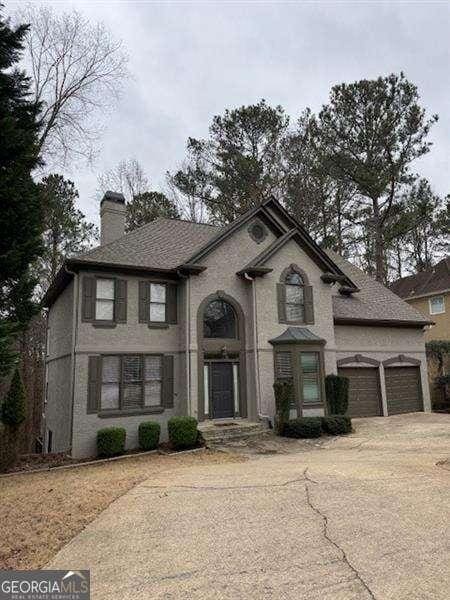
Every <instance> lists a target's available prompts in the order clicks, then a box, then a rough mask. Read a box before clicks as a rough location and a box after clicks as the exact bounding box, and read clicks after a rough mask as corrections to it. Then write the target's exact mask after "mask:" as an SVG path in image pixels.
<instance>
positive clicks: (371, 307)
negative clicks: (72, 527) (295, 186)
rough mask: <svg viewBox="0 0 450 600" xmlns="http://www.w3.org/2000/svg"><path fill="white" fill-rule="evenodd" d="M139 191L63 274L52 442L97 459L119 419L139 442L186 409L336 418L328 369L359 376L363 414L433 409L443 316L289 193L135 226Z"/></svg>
mask: <svg viewBox="0 0 450 600" xmlns="http://www.w3.org/2000/svg"><path fill="white" fill-rule="evenodd" d="M124 223H125V202H124V199H123V197H122V196H121V195H120V194H115V193H112V192H108V193H107V194H106V195H105V197H104V198H103V200H102V202H101V245H100V246H99V247H98V248H96V249H94V250H92V251H91V252H89V253H87V254H85V255H83V256H79V257H76V258H72V259H70V260H68V261H67V262H66V264H65V265H64V267H63V268H62V269H61V270H60V272H59V274H58V276H57V277H56V279H55V281H54V283H53V284H52V286H51V288H50V289H49V290H48V292H47V294H46V297H45V303H46V306H47V307H48V354H47V360H46V386H47V392H46V411H45V413H46V418H45V427H46V440H45V444H46V449H47V450H48V451H53V452H61V451H67V452H70V453H71V454H72V455H73V456H75V457H82V456H89V455H94V454H95V451H96V432H97V430H98V429H100V428H103V427H105V426H110V425H120V426H123V427H125V428H126V431H127V446H128V447H135V446H136V445H137V429H138V425H139V423H140V422H141V421H143V420H149V419H153V420H157V421H158V422H160V423H161V425H162V435H163V437H164V436H167V431H166V426H165V424H166V422H167V420H168V418H169V417H170V416H172V415H174V414H179V415H192V416H194V417H196V418H197V419H198V420H199V421H205V420H211V421H213V422H214V420H223V419H245V420H248V421H252V422H257V421H265V422H269V421H270V420H272V419H273V416H274V397H273V388H272V386H273V383H274V381H275V379H276V378H291V379H292V380H293V382H294V389H295V403H294V405H293V406H292V411H291V413H292V414H293V415H294V414H295V415H321V414H323V413H324V411H325V410H326V409H325V398H324V377H325V375H326V374H328V373H336V372H340V373H343V374H344V375H346V376H348V377H349V379H350V406H349V413H350V415H353V416H375V415H379V416H382V415H389V414H395V413H401V412H408V411H415V410H429V394H428V386H427V376H426V359H425V352H424V331H423V330H424V327H426V326H427V325H428V321H427V319H425V318H424V317H423V316H422V315H420V314H419V313H418V312H417V311H416V310H414V308H412V307H411V306H409V305H408V304H406V303H405V302H403V300H401V299H400V298H398V297H397V296H396V295H395V294H393V293H391V292H390V291H389V290H387V289H386V288H384V287H383V286H381V285H380V284H378V283H376V282H375V281H373V280H372V279H371V278H369V277H367V276H365V275H364V274H363V273H362V272H361V271H359V270H358V269H357V268H355V267H353V266H352V265H351V264H350V263H348V262H346V261H345V260H343V259H342V258H340V257H339V256H337V255H336V254H333V253H331V252H328V251H324V250H322V249H321V248H320V247H319V246H318V245H317V244H315V243H314V241H313V240H312V239H311V237H310V236H309V235H308V233H307V232H306V231H305V230H304V229H303V228H302V227H301V226H300V225H299V223H298V222H297V221H296V220H295V219H294V218H293V217H292V216H291V215H289V214H288V213H287V212H286V211H285V209H284V208H283V207H282V206H281V205H280V204H279V203H278V202H277V201H276V200H274V199H271V200H268V201H266V202H263V203H262V204H261V205H260V206H258V207H257V208H254V209H252V210H250V211H248V212H247V213H245V214H244V215H242V216H241V217H239V218H238V219H237V220H236V221H234V222H233V223H231V224H230V225H228V226H226V227H222V228H220V227H213V226H211V225H204V224H198V223H191V222H187V221H182V220H171V219H157V220H156V221H154V222H152V223H149V224H147V225H144V226H143V227H141V228H139V229H137V230H135V231H133V232H131V233H128V234H126V235H124Z"/></svg>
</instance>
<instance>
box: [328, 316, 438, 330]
mask: <svg viewBox="0 0 450 600" xmlns="http://www.w3.org/2000/svg"><path fill="white" fill-rule="evenodd" d="M333 321H334V324H335V325H357V326H370V327H405V328H422V327H426V326H427V325H434V322H433V321H411V320H406V319H359V318H354V317H334V319H333Z"/></svg>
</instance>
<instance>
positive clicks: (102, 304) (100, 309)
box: [95, 278, 115, 321]
mask: <svg viewBox="0 0 450 600" xmlns="http://www.w3.org/2000/svg"><path fill="white" fill-rule="evenodd" d="M114 284H115V282H114V279H103V278H99V279H97V286H96V297H95V319H96V321H113V320H114Z"/></svg>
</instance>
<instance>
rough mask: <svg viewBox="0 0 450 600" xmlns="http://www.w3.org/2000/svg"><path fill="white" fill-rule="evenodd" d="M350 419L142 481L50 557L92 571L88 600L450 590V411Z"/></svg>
mask: <svg viewBox="0 0 450 600" xmlns="http://www.w3.org/2000/svg"><path fill="white" fill-rule="evenodd" d="M354 425H355V429H356V432H355V433H354V434H352V435H351V436H348V437H345V438H333V439H332V438H328V439H326V440H325V441H324V442H321V443H319V444H315V443H314V444H311V443H308V444H305V443H302V442H296V443H295V445H291V446H290V449H291V450H290V452H288V453H285V452H284V451H283V453H280V454H275V455H271V456H267V455H265V456H264V455H262V456H258V455H254V454H253V455H252V457H250V458H249V459H248V460H247V461H245V462H242V463H231V464H230V463H228V464H219V465H209V466H195V467H191V468H184V469H179V470H172V471H170V472H166V473H165V474H160V475H159V476H158V477H157V478H155V479H152V480H147V481H145V482H143V483H142V484H140V485H139V486H137V487H136V488H134V489H133V490H131V491H130V492H128V493H127V494H126V495H125V496H123V497H122V498H120V499H119V500H117V501H115V502H114V503H113V504H111V505H110V507H109V508H108V509H107V510H105V511H104V512H103V513H102V514H101V515H100V517H99V518H97V520H96V521H94V522H93V523H92V524H91V525H90V526H88V527H87V528H86V529H85V530H84V531H83V532H82V533H81V534H80V535H78V536H77V537H76V538H74V540H72V542H70V543H69V544H68V545H67V546H66V547H64V548H63V549H62V550H61V551H60V552H59V553H58V554H57V556H56V557H55V559H54V561H53V562H52V564H51V565H49V567H51V568H67V569H69V568H70V569H81V568H90V569H91V580H92V582H93V586H92V587H93V593H92V597H93V598H94V599H95V600H100V599H109V600H113V599H114V600H115V599H117V600H119V599H120V600H127V599H133V600H135V599H146V600H150V599H151V600H153V599H157V598H164V599H171V598H177V599H178V598H183V599H189V600H190V599H197V598H207V599H216V598H220V599H222V598H223V599H225V598H226V599H233V600H236V599H247V598H251V599H255V598H257V599H259V598H277V599H278V598H283V599H284V598H292V599H294V598H295V599H299V598H305V599H308V600H313V599H321V600H325V599H330V600H331V599H333V600H339V599H342V600H352V599H366V598H367V599H369V598H372V599H373V598H375V599H378V600H382V599H383V600H385V599H393V600H394V599H395V600H400V599H403V598H404V599H408V600H412V599H420V600H424V599H427V600H430V599H439V600H442V599H444V598H448V595H449V589H450V470H448V469H447V468H445V466H443V465H440V466H438V465H437V464H436V463H438V462H439V461H443V460H445V459H448V458H449V457H450V415H437V414H413V415H402V416H396V417H389V418H374V419H359V420H355V423H354ZM80 493H83V491H82V490H80Z"/></svg>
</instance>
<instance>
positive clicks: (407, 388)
mask: <svg viewBox="0 0 450 600" xmlns="http://www.w3.org/2000/svg"><path fill="white" fill-rule="evenodd" d="M384 373H385V379H386V398H387V405H388V414H389V415H399V414H402V413H408V412H417V411H422V410H423V401H422V391H421V386H420V369H419V367H386V368H385V371H384Z"/></svg>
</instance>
